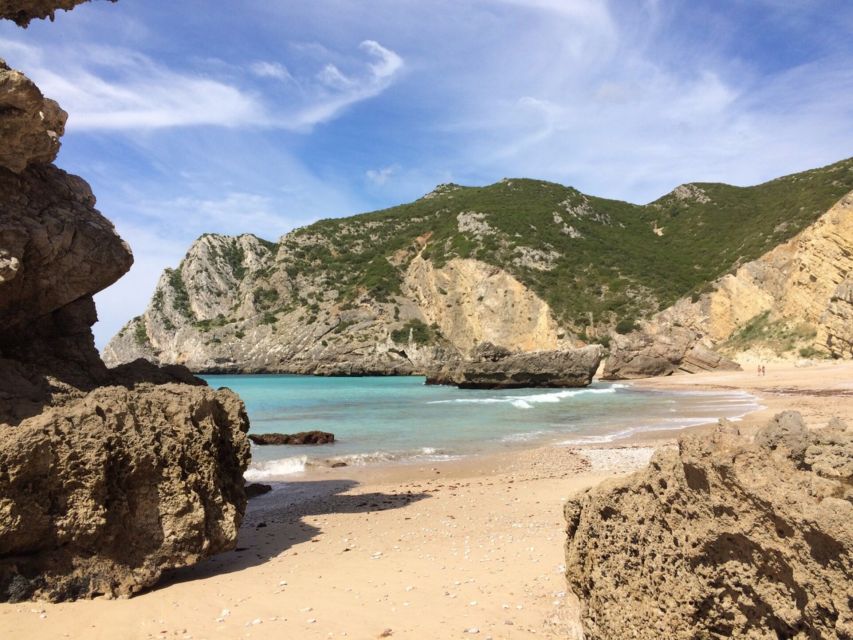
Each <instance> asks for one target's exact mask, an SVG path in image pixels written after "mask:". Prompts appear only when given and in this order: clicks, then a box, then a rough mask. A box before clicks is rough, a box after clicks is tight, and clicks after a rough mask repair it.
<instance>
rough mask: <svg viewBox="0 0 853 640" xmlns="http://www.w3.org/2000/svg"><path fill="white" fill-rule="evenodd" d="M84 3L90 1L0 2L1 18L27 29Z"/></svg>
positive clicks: (25, 0)
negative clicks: (36, 21) (32, 24)
mask: <svg viewBox="0 0 853 640" xmlns="http://www.w3.org/2000/svg"><path fill="white" fill-rule="evenodd" d="M84 2H89V0H0V18H2V19H5V20H12V21H14V22H15V23H16V24H17V25H18V26H19V27H26V26H27V25H28V24H30V22H32V21H33V20H36V19H38V18H50V19H51V20H53V17H54V15H55V14H56V12H57V10H59V9H63V10H65V11H71V9H73V8H74V7H76V6H77V5H78V4H83V3H84ZM110 2H116V0H110Z"/></svg>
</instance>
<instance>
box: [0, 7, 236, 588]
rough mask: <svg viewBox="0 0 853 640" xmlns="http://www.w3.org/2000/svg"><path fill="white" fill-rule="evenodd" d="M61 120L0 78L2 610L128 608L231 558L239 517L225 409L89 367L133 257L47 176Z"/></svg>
mask: <svg viewBox="0 0 853 640" xmlns="http://www.w3.org/2000/svg"><path fill="white" fill-rule="evenodd" d="M72 4H73V3H66V4H64V5H62V6H71V5H72ZM56 6H57V5H56V4H54V3H14V4H11V3H8V2H6V3H3V4H0V15H3V16H7V17H8V16H9V15H12V16H13V17H16V19H18V20H19V22H22V23H26V22H27V21H28V20H29V19H30V18H32V17H34V16H38V15H45V14H50V12H51V11H52V8H55V7H56ZM63 123H64V113H63V112H62V111H61V110H60V109H59V108H58V106H56V104H55V103H53V102H51V101H47V100H44V99H43V97H42V96H41V93H40V92H39V91H38V89H36V88H35V87H34V85H32V83H30V82H29V81H28V80H26V78H24V77H23V76H22V75H21V74H18V73H17V72H12V71H11V70H9V69H8V68H6V67H5V65H3V67H2V68H0V134H1V135H0V601H5V600H11V601H19V600H22V599H26V598H44V599H49V600H66V599H74V598H81V597H92V596H95V595H98V594H106V595H109V596H124V595H130V594H132V593H135V592H137V591H139V590H140V589H143V588H145V587H148V586H151V585H153V584H154V583H155V582H156V581H157V579H158V578H159V576H160V575H161V573H162V572H163V571H164V570H166V569H169V568H173V567H181V566H186V565H188V564H192V563H194V562H197V561H198V560H199V559H201V558H204V557H207V556H209V555H211V554H214V553H218V552H220V551H225V550H227V549H231V548H233V547H234V545H235V544H236V540H237V530H238V528H239V526H240V523H241V520H242V517H243V512H244V509H245V504H246V498H245V492H244V486H243V485H244V481H243V472H244V471H245V469H246V467H247V465H248V462H249V443H248V440H247V438H246V436H245V432H246V431H247V429H248V421H247V418H246V413H245V409H244V407H243V404H242V402H241V401H240V400H239V398H237V396H236V395H234V394H233V393H232V392H230V391H228V390H220V391H213V390H211V389H209V388H208V387H207V386H206V385H205V384H204V382H203V381H201V380H198V379H196V378H194V377H193V376H192V375H191V374H190V373H189V371H187V370H185V369H182V368H176V367H169V368H162V369H158V368H157V367H154V366H153V365H152V364H150V363H148V362H145V361H137V362H133V363H129V364H126V365H123V366H121V367H118V368H116V369H113V370H108V369H107V367H106V366H105V365H104V363H103V362H102V361H101V359H100V358H99V356H98V352H97V350H96V349H95V344H94V339H93V336H92V331H91V326H92V325H93V324H94V323H95V321H96V320H97V314H96V312H95V306H94V302H93V300H92V295H93V294H95V293H97V292H98V291H100V290H101V289H103V288H104V287H106V286H108V285H110V284H112V283H113V282H115V281H116V280H117V279H118V278H119V277H120V276H121V275H122V274H124V273H125V272H126V271H127V270H128V269H129V267H130V264H131V262H132V257H131V254H130V250H129V249H128V247H127V245H126V244H125V243H124V242H122V240H121V239H120V238H119V237H118V235H117V234H116V233H115V229H114V228H113V226H112V224H110V223H109V222H108V221H107V220H106V219H104V218H103V217H102V216H101V215H100V213H98V212H97V211H96V210H95V209H94V204H95V198H94V196H93V195H92V192H91V191H90V189H89V186H88V185H87V184H86V183H85V182H84V181H83V180H82V179H80V178H77V177H75V176H71V175H68V174H66V173H65V172H63V171H60V170H59V169H57V168H56V167H54V166H53V165H50V164H46V163H47V162H49V161H50V160H52V159H53V157H54V156H55V154H56V151H57V149H58V142H57V140H56V138H57V137H58V135H59V134H61V133H62V124H63Z"/></svg>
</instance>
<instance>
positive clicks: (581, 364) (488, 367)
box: [427, 344, 602, 389]
mask: <svg viewBox="0 0 853 640" xmlns="http://www.w3.org/2000/svg"><path fill="white" fill-rule="evenodd" d="M601 357H602V351H601V347H599V346H598V345H591V346H588V347H583V348H582V349H567V350H559V351H534V352H529V353H510V352H509V351H507V350H506V349H503V348H501V347H495V346H493V345H490V344H485V345H481V346H480V347H478V349H477V350H476V351H475V353H474V358H473V359H471V360H467V361H463V362H455V363H452V364H450V365H448V366H446V367H445V368H444V369H442V370H441V371H439V372H438V373H435V374H432V375H430V376H429V377H428V378H427V384H448V385H455V386H457V387H459V388H460V389H520V388H524V387H586V386H588V385H589V384H590V383H591V382H592V377H593V376H594V375H595V372H596V370H597V369H598V365H599V363H600V362H601Z"/></svg>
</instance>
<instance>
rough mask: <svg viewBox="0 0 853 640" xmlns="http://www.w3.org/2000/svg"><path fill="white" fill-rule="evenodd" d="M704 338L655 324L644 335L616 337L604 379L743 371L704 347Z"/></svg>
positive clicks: (642, 332)
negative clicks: (680, 373) (716, 370)
mask: <svg viewBox="0 0 853 640" xmlns="http://www.w3.org/2000/svg"><path fill="white" fill-rule="evenodd" d="M702 338H703V336H702V334H700V333H697V332H696V331H694V330H692V329H687V328H685V327H676V326H669V325H666V326H658V325H655V324H651V325H650V326H649V328H648V329H646V330H644V331H634V332H632V333H629V334H627V335H615V336H614V337H613V338H612V341H611V343H610V346H611V349H610V354H609V355H608V357H607V361H606V362H605V365H604V373H603V375H602V378H604V379H605V380H623V379H629V378H649V377H653V376H668V375H671V374H673V373H678V372H683V373H697V372H699V371H711V370H714V369H720V370H737V369H740V365H738V364H737V363H735V362H733V361H731V360H729V359H728V358H725V357H723V356H721V355H720V354H718V353H716V352H715V351H713V350H712V349H710V348H708V347H707V346H705V345H704V344H702Z"/></svg>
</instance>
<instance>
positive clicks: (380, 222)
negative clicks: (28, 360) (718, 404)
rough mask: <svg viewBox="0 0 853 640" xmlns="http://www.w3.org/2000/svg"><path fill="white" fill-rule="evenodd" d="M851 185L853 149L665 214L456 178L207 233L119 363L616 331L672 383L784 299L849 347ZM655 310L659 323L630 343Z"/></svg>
mask: <svg viewBox="0 0 853 640" xmlns="http://www.w3.org/2000/svg"><path fill="white" fill-rule="evenodd" d="M851 189H853V159H849V160H845V161H841V162H839V163H836V164H834V165H830V166H828V167H823V168H821V169H815V170H812V171H808V172H804V173H801V174H796V175H793V176H786V177H784V178H779V179H778V180H773V181H771V182H768V183H765V184H763V185H758V186H755V187H748V188H740V187H730V186H727V185H719V184H691V185H683V186H682V187H679V188H677V189H675V190H674V191H673V192H672V193H670V194H668V195H667V196H664V197H663V198H661V199H659V200H657V201H655V202H653V203H651V204H648V205H645V206H638V205H632V204H628V203H625V202H618V201H613V200H606V199H603V198H593V197H590V196H586V195H584V194H582V193H579V192H578V191H576V190H574V189H571V188H569V187H563V186H561V185H556V184H553V183H547V182H541V181H535V180H515V179H513V180H503V181H501V182H500V183H497V184H494V185H490V186H487V187H460V186H458V185H441V186H440V187H439V188H437V189H436V190H435V191H433V192H432V193H430V194H427V196H425V197H423V198H421V199H419V200H417V201H415V202H412V203H410V204H406V205H400V206H398V207H394V208H392V209H388V210H385V211H377V212H373V213H367V214H362V215H359V216H354V217H351V218H341V219H334V220H322V221H320V222H317V223H315V224H313V225H311V226H309V227H305V228H302V229H297V230H295V231H293V232H291V233H289V234H287V235H286V236H284V237H283V238H281V239H280V240H279V242H277V243H272V242H267V241H264V240H261V239H259V238H255V237H254V236H248V235H244V236H239V237H236V238H228V237H224V236H214V235H206V236H203V237H202V238H200V239H199V240H198V241H196V242H195V243H194V244H193V246H192V247H191V248H190V251H189V252H188V253H187V256H186V258H185V259H184V260H183V262H182V263H181V264H180V265H179V266H178V268H177V269H175V270H167V272H166V273H165V274H164V275H163V277H162V278H161V280H160V282H159V283H158V285H157V289H156V291H155V292H154V296H153V297H152V300H151V304H150V305H149V306H148V308H147V310H146V311H145V313H144V314H143V315H142V316H140V317H138V318H135V319H133V320H132V321H131V322H129V323H128V324H127V325H126V326H125V327H124V328H123V329H122V331H121V332H120V333H119V335H117V336H116V337H115V338H113V340H112V341H111V342H110V344H109V345H108V347H107V348H106V350H105V358H106V359H107V361H108V362H110V363H111V364H117V363H120V362H129V361H131V360H133V359H134V358H137V357H143V358H146V359H149V360H151V361H153V362H164V363H182V364H186V365H187V366H189V367H190V368H192V369H194V370H197V371H291V372H298V373H374V372H375V373H412V372H422V371H430V370H435V369H436V368H437V367H440V366H441V365H442V364H444V363H445V362H446V361H447V359H448V358H450V359H456V358H460V357H465V356H467V355H469V354H470V353H471V352H472V350H473V349H474V348H476V346H477V345H479V344H482V343H492V344H496V345H500V346H502V347H505V348H508V349H510V350H512V351H517V352H521V353H523V352H531V351H543V350H560V349H565V348H571V347H575V346H580V345H583V344H585V343H593V342H597V341H603V342H606V341H607V340H608V338H609V336H611V335H613V336H614V337H613V341H612V342H613V347H614V353H615V357H612V358H610V359H609V362H610V363H611V364H610V367H609V370H608V374H609V375H610V376H611V377H632V376H636V375H658V374H666V373H672V372H676V371H697V370H702V369H708V368H719V367H731V366H736V365H734V364H733V362H732V361H731V359H730V358H731V356H732V354H733V353H734V351H736V349H732V350H730V352H727V353H728V355H729V357H725V358H724V357H721V356H720V355H718V354H717V353H715V348H716V346H718V345H720V344H721V339H718V338H715V337H714V336H716V335H718V334H719V335H724V334H725V335H731V333H732V332H733V331H737V330H739V328H740V329H742V328H743V327H744V326H745V325H744V324H743V323H744V322H746V323H748V322H749V321H750V318H753V317H755V313H760V310H761V309H764V308H766V307H768V306H773V305H775V306H774V308H776V306H778V307H779V308H780V309H782V310H783V312H784V313H785V314H787V315H786V316H785V317H786V318H788V317H794V316H796V314H797V313H799V312H800V310H802V309H804V308H808V309H809V310H810V312H812V311H815V310H818V309H820V310H822V311H820V313H817V311H815V313H812V315H810V316H809V317H810V318H812V319H811V320H808V321H807V322H809V323H811V324H810V325H809V326H810V327H811V328H806V327H805V325H803V326H802V327H799V328H796V330H797V331H800V332H802V331H811V332H812V333H815V332H817V333H818V334H819V333H820V331H823V330H826V331H828V332H831V334H830V333H827V335H826V337H825V338H822V342H821V344H824V345H826V344H829V343H830V342H831V343H832V344H833V345H835V346H834V347H833V348H832V350H831V351H826V350H825V349H824V352H825V353H827V354H829V353H832V354H833V355H837V354H842V355H843V353H844V351H843V349H844V348H845V347H844V345H845V344H848V345H849V342H845V340H848V338H849V334H848V333H847V329H846V328H845V325H846V320H847V318H849V314H848V312H847V303H846V302H845V300H846V298H845V295H847V294H846V293H845V292H848V291H849V287H848V288H845V285H844V280H845V278H846V276H843V273H844V272H845V269H847V270H848V271H849V269H848V267H847V264H848V263H849V249H850V238H849V231H848V227H849V225H847V223H846V222H845V220H847V218H849V216H847V213H845V212H846V211H847V210H846V209H844V208H843V207H842V208H841V209H838V210H837V211H836V212H835V213H833V214H828V213H827V209H828V208H829V207H830V206H831V205H832V203H835V202H837V201H838V198H839V197H841V196H843V195H844V194H845V193H847V192H849V191H850V190H851ZM824 218H826V219H827V220H829V219H836V218H839V219H841V221H840V222H839V223H838V224H836V223H827V224H824V223H822V222H818V221H819V220H823V219H824ZM807 238H811V240H808V239H807ZM833 238H834V239H833ZM774 251H775V253H774V254H773V255H774V256H777V257H775V258H768V257H767V256H768V255H770V254H768V252H771V253H772V252H774ZM845 251H847V252H848V253H845ZM792 252H793V253H794V254H796V256H797V257H796V258H792V257H791V253H792ZM765 254H767V255H765ZM777 254H778V255H777ZM762 256H764V257H762ZM833 265H834V267H833ZM833 269H834V271H833ZM728 272H732V273H734V274H735V275H733V276H726V275H725V274H726V273H728ZM732 278H734V281H732ZM797 278H799V280H797ZM812 278H815V279H816V281H820V282H821V283H822V284H821V286H819V287H812V286H811V285H810V283H811V282H812ZM839 278H840V279H839ZM823 283H826V286H824V284H823ZM829 283H832V286H831V287H830V286H829ZM830 288H831V289H832V291H829V289H830ZM836 289H837V292H836ZM725 292H728V293H725ZM685 296H686V297H685ZM727 296H728V297H727ZM821 296H823V297H824V298H825V299H821V300H818V298H820V297H821ZM679 299H681V301H680V302H679ZM783 299H784V300H788V301H789V302H786V303H782V302H779V303H778V304H777V303H776V302H773V303H771V301H781V300H783ZM673 304H675V306H674V307H672V305H673ZM670 307H672V308H671V309H669V311H667V312H666V313H658V311H659V310H660V309H668V308H670ZM783 307H784V309H783ZM815 314H816V315H815ZM824 315H825V320H821V318H823V317H824ZM643 319H646V320H649V319H651V324H650V325H649V328H648V329H647V330H646V331H645V332H644V333H642V334H637V335H633V336H629V337H627V338H626V337H622V336H621V335H620V334H618V331H619V330H620V329H621V328H623V326H627V327H630V326H631V325H633V324H634V323H635V322H636V321H641V320H643ZM774 321H775V320H774ZM793 329H794V327H792V328H791V330H793ZM774 330H775V329H774ZM821 335H822V334H821ZM723 340H724V339H723ZM805 346H806V345H804V344H803V345H799V344H798V348H804V347H805ZM814 348H815V349H817V348H818V347H814Z"/></svg>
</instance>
